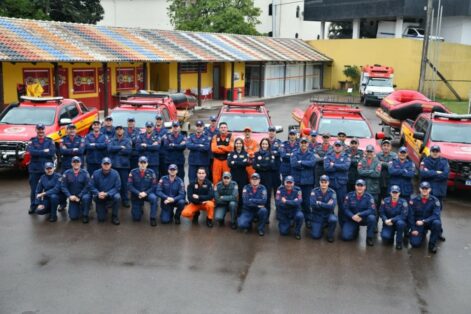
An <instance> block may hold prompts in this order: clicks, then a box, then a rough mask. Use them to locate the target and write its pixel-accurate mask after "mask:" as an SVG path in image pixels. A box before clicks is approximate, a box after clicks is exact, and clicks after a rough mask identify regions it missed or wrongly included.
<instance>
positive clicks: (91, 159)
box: [85, 132, 108, 176]
mask: <svg viewBox="0 0 471 314" xmlns="http://www.w3.org/2000/svg"><path fill="white" fill-rule="evenodd" d="M85 152H86V159H85V160H86V162H87V171H88V174H89V175H90V176H91V175H93V173H94V172H95V170H98V169H100V167H101V160H102V159H103V158H104V157H107V156H108V137H107V136H106V135H105V134H103V133H98V134H96V135H95V133H94V132H90V133H88V134H87V136H85Z"/></svg>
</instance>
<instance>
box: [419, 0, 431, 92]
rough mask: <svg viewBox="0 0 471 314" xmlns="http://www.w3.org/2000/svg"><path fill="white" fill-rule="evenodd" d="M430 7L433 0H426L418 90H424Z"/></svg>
mask: <svg viewBox="0 0 471 314" xmlns="http://www.w3.org/2000/svg"><path fill="white" fill-rule="evenodd" d="M432 7H433V0H427V9H426V20H425V35H424V42H423V45H422V59H421V62H420V78H419V92H421V93H423V92H424V85H425V84H424V83H425V72H426V71H425V70H426V68H427V54H428V44H429V40H430V29H431V26H432V24H431V20H432Z"/></svg>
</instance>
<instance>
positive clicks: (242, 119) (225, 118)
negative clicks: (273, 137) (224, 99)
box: [218, 114, 269, 133]
mask: <svg viewBox="0 0 471 314" xmlns="http://www.w3.org/2000/svg"><path fill="white" fill-rule="evenodd" d="M221 122H226V123H227V127H228V128H229V131H231V132H243V131H244V129H245V128H247V127H249V128H251V129H252V132H259V133H263V132H268V126H269V125H268V119H267V117H266V116H264V115H249V114H241V115H236V114H225V115H221V117H220V118H219V122H218V124H219V123H221Z"/></svg>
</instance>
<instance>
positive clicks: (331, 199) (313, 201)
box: [309, 187, 337, 221]
mask: <svg viewBox="0 0 471 314" xmlns="http://www.w3.org/2000/svg"><path fill="white" fill-rule="evenodd" d="M309 203H310V205H311V209H312V214H313V218H314V221H320V220H322V219H325V218H328V217H329V215H331V214H333V213H334V209H335V206H336V205H337V194H336V193H335V191H334V190H333V189H331V188H328V189H327V191H326V192H325V194H324V193H322V190H321V188H320V187H317V188H314V189H313V190H312V191H311V197H310V199H309Z"/></svg>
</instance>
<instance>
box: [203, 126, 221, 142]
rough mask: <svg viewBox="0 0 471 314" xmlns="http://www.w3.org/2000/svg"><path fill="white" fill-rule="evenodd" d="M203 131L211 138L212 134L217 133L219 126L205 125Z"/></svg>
mask: <svg viewBox="0 0 471 314" xmlns="http://www.w3.org/2000/svg"><path fill="white" fill-rule="evenodd" d="M203 133H204V134H205V135H206V136H209V138H211V139H212V138H213V137H214V135H219V128H217V127H214V128H212V127H209V126H207V127H205V128H204V131H203Z"/></svg>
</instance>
